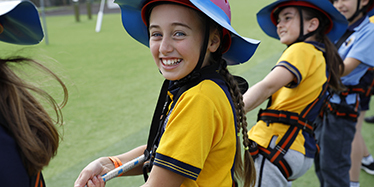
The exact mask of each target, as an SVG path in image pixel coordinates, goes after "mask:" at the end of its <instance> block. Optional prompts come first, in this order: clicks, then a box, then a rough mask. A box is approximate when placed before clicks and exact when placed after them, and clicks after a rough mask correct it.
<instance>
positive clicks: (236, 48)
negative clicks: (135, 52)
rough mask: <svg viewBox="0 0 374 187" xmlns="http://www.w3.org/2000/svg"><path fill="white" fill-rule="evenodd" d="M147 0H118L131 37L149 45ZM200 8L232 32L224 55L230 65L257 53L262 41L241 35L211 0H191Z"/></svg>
mask: <svg viewBox="0 0 374 187" xmlns="http://www.w3.org/2000/svg"><path fill="white" fill-rule="evenodd" d="M146 1H147V0H141V1H136V0H130V1H129V0H116V1H115V2H116V3H117V4H118V5H119V6H120V8H121V14H122V24H123V26H124V28H125V29H126V31H127V32H128V33H129V35H130V36H131V37H133V38H134V39H135V40H137V41H139V42H140V43H142V44H144V45H146V46H148V47H149V39H148V31H147V27H146V26H145V24H144V23H143V20H142V17H141V9H142V7H143V5H144V4H145V2H146ZM190 2H191V3H192V4H194V5H195V6H196V7H197V8H198V9H199V10H201V11H202V12H203V13H205V15H207V16H208V17H210V18H211V19H212V20H213V21H215V22H216V23H218V24H219V25H221V26H222V27H223V28H225V29H227V30H228V31H230V33H231V45H230V48H229V49H228V51H227V52H226V53H224V54H223V55H222V57H223V58H224V59H225V60H226V61H227V64H228V65H235V64H240V63H244V62H247V61H248V60H249V59H250V58H251V57H252V55H253V54H254V53H255V51H256V49H257V47H258V45H259V43H260V41H258V40H254V39H250V38H246V37H242V36H240V35H239V34H238V33H237V32H236V31H235V30H234V28H233V27H232V26H231V25H230V20H229V18H228V17H227V16H226V14H225V13H224V12H223V10H221V9H220V8H219V7H218V6H216V5H215V4H214V3H213V2H211V1H210V0H190Z"/></svg>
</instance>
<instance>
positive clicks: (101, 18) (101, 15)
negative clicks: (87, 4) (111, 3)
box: [95, 0, 105, 32]
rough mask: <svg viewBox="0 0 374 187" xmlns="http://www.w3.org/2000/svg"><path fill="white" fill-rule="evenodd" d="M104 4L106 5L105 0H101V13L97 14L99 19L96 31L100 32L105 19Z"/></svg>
mask: <svg viewBox="0 0 374 187" xmlns="http://www.w3.org/2000/svg"><path fill="white" fill-rule="evenodd" d="M104 5H105V0H101V3H100V10H99V13H98V14H97V21H96V29H95V30H96V32H100V29H101V22H102V21H103V14H104Z"/></svg>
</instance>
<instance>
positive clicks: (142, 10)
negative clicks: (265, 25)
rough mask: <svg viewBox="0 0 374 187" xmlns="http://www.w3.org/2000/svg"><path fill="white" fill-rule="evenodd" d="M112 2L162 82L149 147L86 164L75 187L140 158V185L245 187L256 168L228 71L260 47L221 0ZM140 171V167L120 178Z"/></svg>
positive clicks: (97, 180)
mask: <svg viewBox="0 0 374 187" xmlns="http://www.w3.org/2000/svg"><path fill="white" fill-rule="evenodd" d="M117 3H118V4H119V5H120V7H121V10H122V22H123V25H124V27H125V29H126V31H127V32H128V33H129V34H130V35H131V36H132V37H133V38H135V39H136V40H137V41H139V42H140V43H142V44H144V45H147V46H149V48H150V50H151V54H152V56H153V59H154V62H155V63H156V65H157V67H158V69H159V71H160V72H161V74H162V75H163V76H164V77H165V79H166V80H165V82H164V85H163V87H162V90H161V94H160V98H159V102H158V104H157V106H156V111H155V115H154V118H153V122H154V123H152V126H151V130H150V138H149V140H148V144H147V146H140V147H138V148H135V149H134V150H131V151H129V152H127V153H124V154H121V155H118V156H117V157H102V158H99V159H97V160H95V161H93V162H91V163H90V164H89V165H88V166H87V167H86V168H85V169H83V171H82V172H81V174H80V175H79V177H78V179H77V180H76V182H75V186H76V187H83V186H84V185H85V184H87V185H88V187H92V186H104V181H103V180H102V179H101V177H100V175H102V174H104V173H106V172H108V171H109V170H112V169H114V168H115V166H117V165H121V163H125V162H128V161H129V160H131V159H133V158H135V157H138V156H140V155H142V154H143V153H145V155H147V157H148V155H149V154H150V158H151V159H150V160H149V163H147V164H145V166H144V168H145V169H146V170H148V169H150V168H152V170H151V172H150V174H149V178H148V180H146V183H145V184H144V185H143V186H163V187H168V186H236V181H237V180H241V179H244V178H245V181H244V186H252V185H253V183H254V179H255V171H254V168H253V161H252V158H251V157H250V153H249V152H248V148H249V146H250V141H249V139H248V136H247V123H246V117H245V113H244V109H243V106H244V104H243V102H242V96H241V93H240V90H239V88H238V86H237V83H236V81H235V80H234V78H233V76H232V75H231V74H230V73H229V72H228V70H227V67H226V66H227V65H234V64H239V63H244V62H246V61H247V60H249V58H250V57H251V56H252V55H253V53H254V51H255V50H256V48H257V45H258V43H259V42H258V41H255V40H252V39H248V38H244V37H242V36H240V35H239V34H237V33H236V31H235V30H234V29H233V28H232V27H231V24H230V19H231V12H230V6H229V4H228V2H227V1H226V0H211V1H210V0H205V1H201V0H190V1H189V0H150V1H149V0H148V1H137V2H135V3H134V2H131V1H124V0H123V1H122V0H121V1H117ZM147 33H148V34H147ZM166 96H167V98H166ZM164 100H166V101H164ZM164 105H165V106H166V107H165V108H164V110H162V108H163V107H162V106H164ZM159 106H161V107H159ZM160 108H161V110H159V109H160ZM159 126H160V127H159ZM240 134H242V135H241V136H242V138H243V140H239V135H240ZM240 141H242V142H243V145H244V147H245V159H244V163H245V164H244V165H243V164H242V158H241V157H242V156H241V153H240V150H241V146H240V144H241V143H240ZM141 173H143V170H142V167H141V166H140V167H136V168H134V169H132V170H131V171H129V172H127V173H125V175H136V174H137V175H139V174H141ZM145 176H146V178H147V173H145Z"/></svg>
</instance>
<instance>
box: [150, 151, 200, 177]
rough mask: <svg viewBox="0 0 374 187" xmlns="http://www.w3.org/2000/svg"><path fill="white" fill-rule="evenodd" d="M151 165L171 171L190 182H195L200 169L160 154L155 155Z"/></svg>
mask: <svg viewBox="0 0 374 187" xmlns="http://www.w3.org/2000/svg"><path fill="white" fill-rule="evenodd" d="M153 164H154V165H156V166H159V167H162V168H165V169H168V170H171V171H173V172H175V173H177V174H179V175H182V176H184V177H187V178H189V179H192V180H196V179H197V177H198V176H199V173H200V171H201V169H199V168H197V167H194V166H191V165H189V164H186V163H183V162H180V161H178V160H175V159H173V158H171V157H168V156H165V155H162V154H160V153H156V158H155V161H154V163H153Z"/></svg>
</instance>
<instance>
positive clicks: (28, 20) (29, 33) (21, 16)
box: [0, 1, 44, 45]
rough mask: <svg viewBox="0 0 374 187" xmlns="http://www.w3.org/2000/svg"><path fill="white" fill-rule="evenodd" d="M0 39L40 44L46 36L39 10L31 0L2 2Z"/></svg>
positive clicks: (17, 42)
mask: <svg viewBox="0 0 374 187" xmlns="http://www.w3.org/2000/svg"><path fill="white" fill-rule="evenodd" d="M0 24H1V25H0V28H2V29H0V30H2V32H1V33H0V41H3V42H7V43H12V44H20V45H33V44H38V43H39V42H40V41H41V40H42V39H43V37H44V33H43V29H42V26H41V24H40V18H39V13H38V10H37V9H36V7H35V5H34V4H33V3H32V2H30V1H3V2H0Z"/></svg>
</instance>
